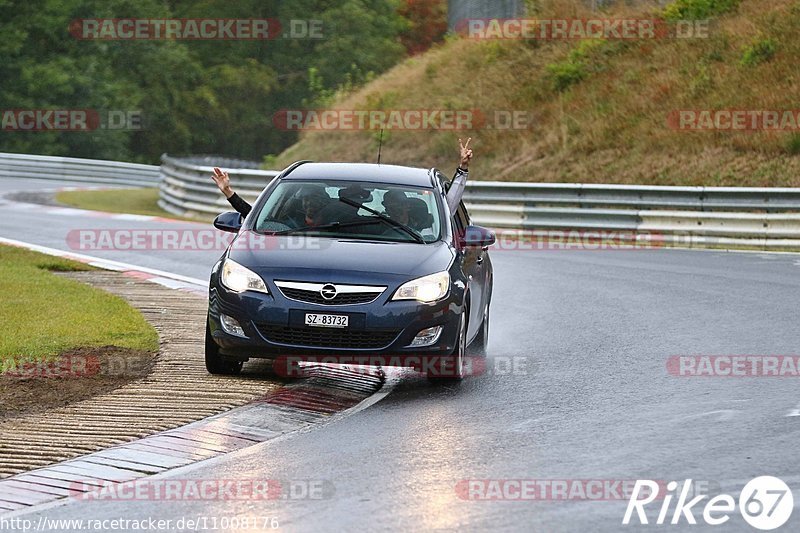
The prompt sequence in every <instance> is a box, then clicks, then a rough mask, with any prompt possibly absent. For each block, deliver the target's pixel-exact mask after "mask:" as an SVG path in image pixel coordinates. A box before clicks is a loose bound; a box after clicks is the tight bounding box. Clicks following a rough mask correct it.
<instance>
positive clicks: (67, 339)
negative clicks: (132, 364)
mask: <svg viewBox="0 0 800 533" xmlns="http://www.w3.org/2000/svg"><path fill="white" fill-rule="evenodd" d="M91 269H92V267H89V266H87V265H84V264H81V263H76V262H74V261H68V260H65V259H60V258H57V257H51V256H47V255H43V254H39V253H36V252H31V251H29V250H24V249H21V248H15V247H10V246H3V245H0V271H2V272H3V276H2V277H0V292H2V294H3V295H4V296H3V305H2V306H0V324H2V325H3V335H2V336H0V365H3V364H7V363H8V362H10V361H38V360H43V359H46V358H48V357H55V356H57V355H59V354H60V353H62V352H64V351H66V350H70V349H75V348H78V347H101V346H116V347H119V348H130V349H133V350H142V351H150V352H154V351H156V350H157V349H158V334H157V333H156V331H155V329H153V327H152V326H151V325H150V324H148V323H147V321H145V319H144V317H143V316H142V315H141V313H139V311H137V310H136V309H134V308H133V307H131V306H130V305H128V303H127V302H125V300H123V299H122V298H120V297H118V296H114V295H111V294H108V293H106V292H103V291H101V290H99V289H95V288H93V287H89V286H88V285H84V284H82V283H79V282H77V281H74V280H70V279H66V278H62V277H59V276H57V275H56V274H54V273H53V272H51V271H76V270H91Z"/></svg>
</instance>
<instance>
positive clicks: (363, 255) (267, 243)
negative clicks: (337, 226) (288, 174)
mask: <svg viewBox="0 0 800 533" xmlns="http://www.w3.org/2000/svg"><path fill="white" fill-rule="evenodd" d="M454 255H455V254H454V252H453V250H452V248H451V247H450V246H449V245H448V244H447V243H445V242H443V241H437V242H435V243H431V244H417V243H400V242H379V241H363V240H350V239H331V238H318V237H304V236H267V237H265V236H263V235H260V234H256V233H254V232H251V231H246V232H242V233H241V234H239V236H237V238H236V240H235V241H234V242H233V244H232V245H231V250H230V258H231V259H233V260H234V261H236V262H237V263H239V264H241V265H244V266H245V267H247V268H249V269H250V270H253V271H255V272H256V273H258V274H259V275H261V276H265V277H268V278H272V279H285V280H293V281H317V282H319V281H325V282H331V283H363V284H385V283H386V282H388V281H389V280H394V279H396V280H404V279H412V278H416V277H420V276H425V275H427V274H432V273H434V272H440V271H442V270H447V269H448V268H449V266H450V264H451V262H452V260H453V257H454Z"/></svg>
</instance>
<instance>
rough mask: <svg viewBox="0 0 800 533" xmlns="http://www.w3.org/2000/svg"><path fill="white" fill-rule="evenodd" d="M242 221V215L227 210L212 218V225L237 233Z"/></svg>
mask: <svg viewBox="0 0 800 533" xmlns="http://www.w3.org/2000/svg"><path fill="white" fill-rule="evenodd" d="M242 222H243V220H242V215H240V214H239V213H237V212H236V211H229V212H227V213H222V214H221V215H219V216H217V218H215V219H214V227H215V228H217V229H218V230H222V231H227V232H228V233H239V230H240V229H241V228H242Z"/></svg>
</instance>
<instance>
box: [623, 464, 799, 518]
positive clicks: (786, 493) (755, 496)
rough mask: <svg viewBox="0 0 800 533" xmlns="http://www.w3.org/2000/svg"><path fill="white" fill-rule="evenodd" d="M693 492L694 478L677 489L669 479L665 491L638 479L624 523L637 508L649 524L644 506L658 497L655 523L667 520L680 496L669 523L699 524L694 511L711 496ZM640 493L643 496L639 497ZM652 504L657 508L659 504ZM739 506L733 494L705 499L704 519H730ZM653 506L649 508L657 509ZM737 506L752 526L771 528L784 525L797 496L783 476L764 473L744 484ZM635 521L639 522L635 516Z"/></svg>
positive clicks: (631, 516) (652, 482)
mask: <svg viewBox="0 0 800 533" xmlns="http://www.w3.org/2000/svg"><path fill="white" fill-rule="evenodd" d="M692 493H693V491H692V480H691V479H687V480H686V481H684V483H683V485H682V486H681V488H680V491H678V483H677V482H676V481H670V482H669V483H667V486H666V494H662V493H661V492H660V491H659V484H658V483H656V482H655V481H651V480H649V479H645V480H641V479H640V480H637V481H636V484H635V485H634V487H633V492H632V493H631V497H630V499H629V500H628V508H627V509H626V510H625V517H624V518H623V519H622V524H623V525H628V524H630V523H631V519H632V518H633V516H634V512H635V513H636V518H637V519H638V521H639V524H649V523H650V522H649V520H652V518H653V517H652V515H651V516H650V518H649V519H648V516H647V514H646V512H645V507H646V506H647V505H649V504H650V503H653V502H654V501H656V500H657V499H658V500H660V502H661V508H660V510H659V512H658V518H656V520H655V522H654V523H655V524H657V525H664V524H666V523H667V522H666V521H667V520H668V519H669V515H670V507H671V505H672V502H673V500H674V497H675V496H677V501H676V503H675V508H674V510H673V512H672V517H671V519H669V522H668V523H669V524H672V525H676V524H680V523H682V522H683V521H684V520H685V523H687V524H691V525H694V524H697V518H696V517H695V515H694V513H695V512H697V513H700V512H701V509H700V503H701V502H703V501H704V500H706V499H708V496H707V495H703V494H700V495H698V496H695V497H694V498H692V499H691V500H690V499H689V497H690V494H692ZM640 496H644V497H641V498H640ZM653 507H654V508H657V505H656V506H653ZM695 507H697V508H695ZM736 507H737V501H736V500H734V498H733V496H731V495H729V494H718V495H716V496H714V497H713V498H711V499H709V500H708V501H707V502H705V506H702V520H703V521H704V522H705V523H706V524H708V525H710V526H719V525H722V524H724V523H726V522H727V521H728V520H730V519H731V514H734V513H735V511H736ZM654 508H653V509H650V510H651V511H654V510H655V509H654ZM738 508H739V513H740V514H741V515H742V518H744V520H745V521H746V522H747V523H748V524H750V525H751V526H752V527H754V528H756V529H760V530H762V531H769V530H772V529H776V528H779V527H781V526H782V525H784V524H785V523H786V522H787V521H788V520H789V517H790V516H791V515H792V509H793V508H794V497H793V496H792V491H791V489H789V486H788V485H786V483H784V482H783V481H782V480H780V479H778V478H776V477H772V476H761V477H757V478H755V479H752V480H750V481H749V482H748V483H747V485H745V486H744V488H743V489H742V492H741V493H740V494H739V500H738ZM633 523H634V524H635V523H636V521H635V519H634V522H633Z"/></svg>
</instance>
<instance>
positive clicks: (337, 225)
mask: <svg viewBox="0 0 800 533" xmlns="http://www.w3.org/2000/svg"><path fill="white" fill-rule="evenodd" d="M363 224H364V222H358V221H353V222H331V223H330V224H322V225H319V226H303V227H301V228H289V229H284V230H281V231H272V232H270V235H289V234H290V233H305V232H306V231H320V230H328V229H339V228H349V227H351V226H361V225H363Z"/></svg>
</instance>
